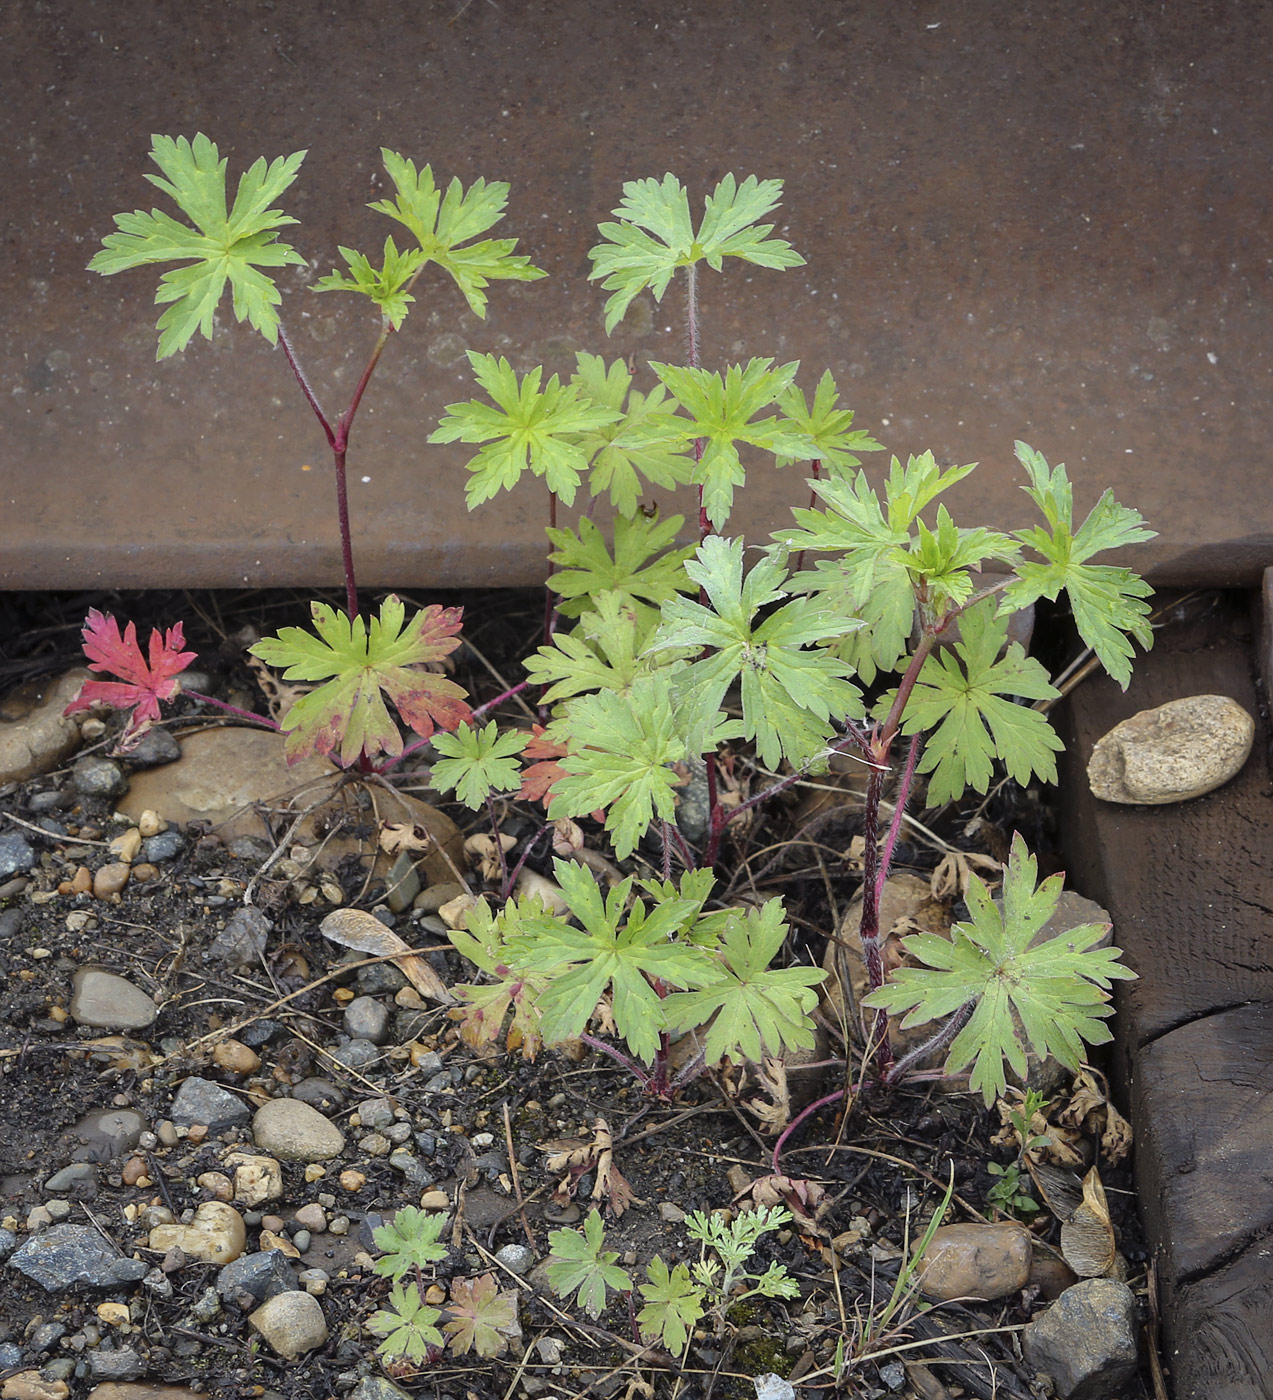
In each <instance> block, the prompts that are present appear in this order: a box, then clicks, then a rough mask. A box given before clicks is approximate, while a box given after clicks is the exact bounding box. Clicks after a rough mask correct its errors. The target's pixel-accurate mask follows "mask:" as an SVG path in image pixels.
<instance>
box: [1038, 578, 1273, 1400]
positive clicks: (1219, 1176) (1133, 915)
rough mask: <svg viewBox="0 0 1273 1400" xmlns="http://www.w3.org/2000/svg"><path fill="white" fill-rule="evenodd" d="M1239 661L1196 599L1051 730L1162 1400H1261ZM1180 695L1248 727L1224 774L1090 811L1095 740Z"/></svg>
mask: <svg viewBox="0 0 1273 1400" xmlns="http://www.w3.org/2000/svg"><path fill="white" fill-rule="evenodd" d="M1257 650H1258V648H1257V646H1256V644H1255V642H1254V639H1253V637H1252V635H1251V625H1250V617H1249V610H1248V604H1247V600H1246V599H1244V598H1242V597H1240V596H1238V595H1213V596H1211V597H1210V598H1207V599H1204V600H1195V601H1194V602H1193V603H1192V604H1185V605H1182V607H1181V608H1180V609H1178V610H1177V611H1176V612H1175V613H1174V614H1170V613H1169V614H1168V616H1167V619H1166V625H1164V626H1163V627H1162V628H1161V629H1160V630H1159V632H1158V633H1157V636H1156V643H1155V647H1154V649H1153V651H1152V652H1151V653H1150V654H1149V655H1148V656H1146V657H1143V658H1138V660H1137V664H1136V669H1135V673H1134V678H1133V681H1132V684H1131V687H1130V688H1129V690H1128V692H1127V693H1126V694H1123V693H1122V692H1120V691H1119V689H1118V687H1117V686H1115V685H1114V684H1113V683H1112V682H1111V681H1109V680H1108V679H1107V678H1105V677H1100V678H1097V679H1094V680H1090V681H1087V682H1084V683H1083V685H1081V686H1080V687H1079V688H1078V690H1076V691H1075V693H1074V695H1073V696H1072V697H1071V699H1070V701H1069V704H1068V713H1067V715H1066V716H1065V717H1063V719H1062V723H1061V728H1062V733H1063V737H1065V738H1066V740H1067V754H1066V757H1065V761H1064V772H1063V777H1062V785H1061V797H1062V807H1063V831H1064V838H1065V846H1066V852H1065V854H1066V861H1067V865H1068V867H1069V881H1068V883H1069V885H1070V886H1071V887H1072V888H1074V889H1076V890H1078V891H1079V892H1080V893H1082V894H1084V895H1087V896H1088V897H1089V898H1092V899H1097V900H1100V902H1101V903H1103V904H1104V905H1105V907H1106V908H1107V909H1108V910H1109V911H1110V915H1111V917H1112V919H1113V921H1114V937H1115V942H1116V943H1117V944H1118V945H1119V946H1120V947H1121V948H1122V949H1123V950H1124V952H1125V955H1126V961H1127V962H1128V964H1129V965H1130V966H1131V967H1133V968H1134V969H1135V970H1136V971H1137V972H1138V973H1139V974H1140V980H1139V981H1137V982H1133V983H1130V984H1128V983H1123V984H1120V986H1119V988H1118V1012H1119V1014H1118V1017H1117V1021H1116V1024H1115V1027H1114V1030H1115V1044H1116V1053H1117V1062H1118V1063H1117V1067H1116V1081H1117V1080H1118V1079H1121V1087H1122V1091H1123V1094H1124V1098H1125V1101H1126V1104H1127V1107H1128V1109H1129V1111H1130V1113H1131V1117H1132V1123H1133V1128H1134V1132H1135V1153H1136V1178H1137V1185H1138V1188H1139V1191H1140V1195H1141V1208H1142V1212H1143V1215H1144V1219H1145V1224H1146V1228H1147V1231H1148V1233H1149V1236H1150V1239H1151V1241H1152V1242H1153V1244H1154V1246H1155V1250H1156V1253H1157V1255H1158V1266H1159V1283H1160V1303H1161V1311H1162V1317H1163V1331H1164V1339H1163V1340H1164V1350H1165V1356H1166V1360H1167V1361H1168V1363H1169V1364H1170V1366H1171V1369H1172V1383H1173V1387H1174V1390H1175V1394H1176V1397H1177V1400H1187V1397H1190V1398H1191V1397H1203V1396H1206V1397H1208V1400H1214V1398H1215V1397H1223V1400H1273V789H1271V787H1270V782H1269V769H1268V728H1267V724H1266V722H1265V719H1264V717H1263V716H1262V714H1261V709H1260V705H1259V699H1258V693H1257V688H1256V682H1255V677H1256V676H1257V674H1258V672H1259V665H1258V661H1257V655H1256V653H1257ZM1198 694H1214V695H1228V696H1230V697H1231V698H1233V699H1234V700H1236V701H1238V703H1239V704H1241V705H1243V706H1244V707H1245V708H1246V709H1247V710H1248V711H1249V712H1250V713H1251V714H1252V715H1253V716H1254V717H1255V719H1256V721H1257V732H1256V739H1255V746H1254V749H1253V751H1252V754H1251V757H1250V759H1249V760H1248V761H1247V763H1246V766H1245V767H1244V768H1243V770H1242V771H1241V772H1240V773H1239V774H1238V775H1237V777H1235V778H1234V779H1233V780H1232V781H1230V782H1229V783H1226V784H1225V785H1224V786H1223V787H1221V788H1218V789H1217V790H1216V791H1214V792H1212V793H1208V794H1207V795H1205V796H1203V797H1200V798H1196V799H1194V800H1193V801H1190V802H1184V803H1179V804H1175V805H1171V806H1163V807H1145V808H1139V807H1130V806H1122V805H1115V804H1110V803H1104V802H1099V801H1097V800H1096V799H1095V798H1093V797H1092V796H1091V794H1090V792H1089V791H1088V787H1087V782H1086V773H1085V769H1086V763H1087V758H1088V755H1089V754H1090V753H1091V749H1092V746H1093V744H1094V743H1095V742H1096V740H1097V739H1099V738H1100V737H1101V735H1102V734H1104V733H1105V732H1106V731H1107V730H1109V729H1110V728H1111V727H1112V726H1113V725H1114V724H1116V723H1118V722H1119V721H1120V720H1123V719H1125V718H1127V717H1128V716H1130V715H1132V714H1134V713H1136V712H1137V711H1139V710H1142V709H1148V708H1151V707H1154V706H1157V705H1161V704H1163V703H1165V702H1166V701H1168V700H1174V699H1178V698H1181V697H1183V696H1187V695H1198Z"/></svg>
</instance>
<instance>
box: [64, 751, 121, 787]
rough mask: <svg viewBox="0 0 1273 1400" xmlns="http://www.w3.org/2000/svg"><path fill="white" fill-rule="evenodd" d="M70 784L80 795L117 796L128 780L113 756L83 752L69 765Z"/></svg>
mask: <svg viewBox="0 0 1273 1400" xmlns="http://www.w3.org/2000/svg"><path fill="white" fill-rule="evenodd" d="M71 786H72V787H73V788H74V789H75V791H76V792H78V793H79V794H80V796H81V797H118V796H119V795H120V793H122V792H125V791H126V790H127V788H128V780H127V779H126V778H125V777H124V770H123V769H122V768H121V767H120V766H119V764H118V763H116V762H115V760H114V759H113V758H102V757H101V755H100V754H85V756H84V757H83V758H77V759H76V760H75V762H74V763H73V764H72V765H71Z"/></svg>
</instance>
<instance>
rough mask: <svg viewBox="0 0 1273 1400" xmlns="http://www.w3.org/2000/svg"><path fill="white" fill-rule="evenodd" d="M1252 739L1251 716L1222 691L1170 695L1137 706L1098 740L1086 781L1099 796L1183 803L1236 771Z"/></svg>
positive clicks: (1147, 804)
mask: <svg viewBox="0 0 1273 1400" xmlns="http://www.w3.org/2000/svg"><path fill="white" fill-rule="evenodd" d="M1254 739H1255V721H1254V720H1253V719H1252V718H1251V716H1250V715H1249V714H1248V713H1247V712H1246V710H1244V709H1243V708H1242V706H1241V705H1239V704H1238V703H1237V701H1236V700H1231V699H1230V698H1229V697H1228V696H1227V695H1190V696H1187V697H1186V698H1184V699H1182V700H1171V701H1169V702H1168V703H1167V704H1165V705H1159V706H1158V707H1157V708H1156V709H1152V710H1141V711H1140V713H1139V714H1135V715H1132V717H1131V718H1130V719H1125V720H1123V722H1122V723H1121V724H1116V725H1115V726H1114V728H1113V729H1111V730H1110V731H1109V733H1108V734H1106V735H1104V736H1103V737H1102V738H1100V739H1098V740H1097V742H1096V745H1095V747H1094V748H1093V749H1092V757H1091V759H1090V760H1089V761H1088V765H1087V779H1088V783H1089V785H1090V786H1091V789H1092V794H1093V796H1095V797H1099V798H1100V799H1101V800H1102V801H1103V802H1124V803H1131V804H1134V805H1136V806H1140V807H1153V806H1160V805H1162V804H1163V803H1166V802H1187V801H1188V800H1189V799H1190V798H1193V797H1201V796H1202V795H1203V793H1207V792H1211V791H1212V790H1213V789H1215V788H1218V787H1219V786H1220V785H1221V784H1222V783H1227V782H1228V781H1229V779H1230V778H1232V777H1234V776H1235V774H1237V773H1238V772H1239V771H1240V770H1241V768H1242V765H1243V764H1244V763H1245V762H1246V761H1247V758H1248V757H1249V756H1250V753H1251V745H1252V743H1253V741H1254Z"/></svg>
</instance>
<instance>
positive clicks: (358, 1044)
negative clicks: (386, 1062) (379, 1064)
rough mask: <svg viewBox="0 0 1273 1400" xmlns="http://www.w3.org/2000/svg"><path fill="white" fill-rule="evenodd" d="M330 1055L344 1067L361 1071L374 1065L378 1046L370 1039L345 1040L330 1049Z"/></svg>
mask: <svg viewBox="0 0 1273 1400" xmlns="http://www.w3.org/2000/svg"><path fill="white" fill-rule="evenodd" d="M331 1057H332V1059H333V1060H335V1061H336V1063H337V1064H341V1065H344V1066H345V1068H346V1069H352V1070H354V1071H361V1070H364V1069H367V1068H368V1066H370V1065H374V1064H375V1063H376V1061H377V1060H378V1059H379V1058H380V1047H379V1046H377V1045H374V1044H373V1043H372V1042H371V1041H370V1040H347V1041H345V1043H344V1044H343V1045H338V1046H336V1048H335V1049H334V1050H333V1051H331Z"/></svg>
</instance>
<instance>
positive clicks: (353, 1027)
mask: <svg viewBox="0 0 1273 1400" xmlns="http://www.w3.org/2000/svg"><path fill="white" fill-rule="evenodd" d="M345 1032H346V1034H347V1035H348V1036H349V1037H350V1038H351V1040H369V1041H370V1042H371V1043H372V1044H373V1045H383V1044H384V1043H385V1041H386V1040H388V1039H389V1008H388V1007H387V1006H385V1005H384V1004H383V1003H382V1002H379V1001H377V1000H376V999H375V997H369V996H361V997H355V998H354V999H353V1001H351V1002H350V1003H349V1005H348V1006H347V1007H345Z"/></svg>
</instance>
